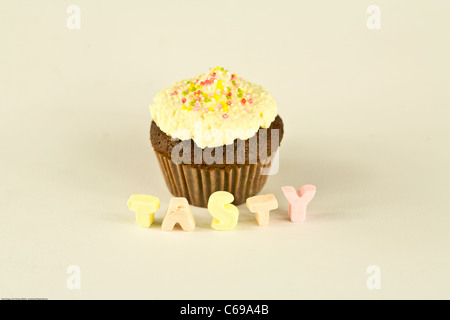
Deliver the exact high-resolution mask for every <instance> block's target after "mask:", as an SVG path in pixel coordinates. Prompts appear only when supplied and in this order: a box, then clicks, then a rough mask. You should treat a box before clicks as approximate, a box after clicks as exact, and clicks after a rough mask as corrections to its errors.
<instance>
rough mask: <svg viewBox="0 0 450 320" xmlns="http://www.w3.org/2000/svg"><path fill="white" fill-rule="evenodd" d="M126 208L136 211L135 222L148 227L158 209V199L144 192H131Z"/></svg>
mask: <svg viewBox="0 0 450 320" xmlns="http://www.w3.org/2000/svg"><path fill="white" fill-rule="evenodd" d="M128 208H129V209H130V210H132V211H134V212H136V222H137V223H138V225H140V226H141V227H143V228H150V226H151V225H152V223H153V221H154V220H155V211H156V210H158V209H159V199H158V198H157V197H154V196H149V195H146V194H133V195H131V197H130V199H128Z"/></svg>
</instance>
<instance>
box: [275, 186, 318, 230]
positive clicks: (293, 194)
mask: <svg viewBox="0 0 450 320" xmlns="http://www.w3.org/2000/svg"><path fill="white" fill-rule="evenodd" d="M281 190H283V193H284V196H285V197H286V199H287V201H288V202H289V218H290V219H291V221H292V222H299V221H305V217H306V207H307V205H308V203H309V202H310V201H311V200H312V198H314V195H315V194H316V186H313V185H311V184H307V185H304V186H302V187H301V188H300V189H298V190H295V188H294V187H292V186H284V187H281Z"/></svg>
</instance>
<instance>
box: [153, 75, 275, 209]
mask: <svg viewBox="0 0 450 320" xmlns="http://www.w3.org/2000/svg"><path fill="white" fill-rule="evenodd" d="M150 113H151V115H152V118H153V121H152V123H151V126H150V141H151V144H152V147H153V149H154V152H155V154H156V158H157V159H158V162H159V165H160V168H161V170H162V173H163V176H164V179H165V181H166V184H167V186H168V188H169V191H170V192H171V193H172V194H173V195H174V196H176V197H185V198H186V199H187V200H188V201H189V203H190V204H192V205H194V206H199V207H206V206H207V204H208V198H209V196H210V195H211V194H212V193H214V192H215V191H228V192H230V193H232V194H233V195H234V202H233V203H234V204H235V205H239V204H242V203H245V201H246V199H247V198H248V197H251V196H254V195H256V194H257V193H258V192H260V191H261V189H262V188H263V186H264V184H265V183H266V181H267V178H268V171H269V168H270V165H271V163H272V160H273V158H274V156H275V154H276V151H277V149H278V147H279V145H280V142H281V140H282V138H283V121H282V120H281V117H280V116H279V115H278V108H277V105H276V103H275V101H274V99H273V98H272V96H271V95H270V94H269V93H268V92H267V90H266V89H264V88H263V87H262V86H259V85H256V84H253V83H251V82H250V81H247V80H245V79H243V78H241V77H239V76H237V75H236V74H234V73H231V72H229V71H228V70H225V69H224V68H219V67H216V68H211V69H210V70H209V71H208V72H207V73H206V74H202V75H200V76H198V77H196V78H191V79H187V80H183V81H179V82H175V83H173V84H172V85H171V86H169V87H168V88H166V89H165V90H163V91H161V92H160V93H158V94H157V95H156V97H155V98H154V101H153V104H152V105H150Z"/></svg>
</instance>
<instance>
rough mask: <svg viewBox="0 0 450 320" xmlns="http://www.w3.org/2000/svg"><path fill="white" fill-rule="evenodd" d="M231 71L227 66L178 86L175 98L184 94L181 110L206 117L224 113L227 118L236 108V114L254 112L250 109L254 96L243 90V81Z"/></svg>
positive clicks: (223, 115)
mask: <svg viewBox="0 0 450 320" xmlns="http://www.w3.org/2000/svg"><path fill="white" fill-rule="evenodd" d="M227 72H228V70H226V69H225V68H223V67H215V68H214V69H210V71H209V72H208V73H206V74H204V75H199V76H198V77H197V78H196V79H192V80H189V81H185V82H184V83H183V85H181V86H178V87H174V89H175V90H174V91H172V93H171V95H177V94H178V93H181V94H182V96H181V97H180V106H181V109H182V110H187V111H198V112H201V113H202V114H201V116H202V117H203V116H204V115H206V114H207V113H208V112H215V111H219V110H221V111H222V112H221V113H223V114H222V117H223V118H224V119H226V118H228V117H229V114H228V112H229V111H230V108H231V107H232V106H233V112H238V113H239V112H252V111H253V110H249V108H247V106H249V105H250V104H252V103H253V97H252V94H251V93H250V92H246V88H247V86H245V87H242V85H241V81H242V78H240V77H238V76H237V75H236V74H235V73H233V74H227Z"/></svg>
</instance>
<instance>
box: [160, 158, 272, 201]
mask: <svg viewBox="0 0 450 320" xmlns="http://www.w3.org/2000/svg"><path fill="white" fill-rule="evenodd" d="M155 154H156V158H157V159H158V162H159V165H160V167H161V171H162V173H163V175H164V179H165V181H166V184H167V186H168V188H169V191H170V193H172V195H174V196H175V197H185V198H186V199H187V200H188V202H189V203H190V204H191V205H194V206H197V207H205V208H206V207H207V205H208V199H209V196H210V195H211V194H212V193H214V192H216V191H228V192H230V193H232V194H233V196H234V202H233V204H234V205H240V204H243V203H245V201H246V200H247V198H248V197H252V196H254V195H256V194H257V193H258V192H260V191H261V189H262V188H263V187H264V184H265V183H266V181H267V175H262V174H261V172H262V170H263V168H267V167H268V166H270V162H269V163H267V164H261V163H257V164H246V165H242V166H230V167H225V168H223V169H221V168H214V169H210V168H209V169H202V168H201V167H195V166H190V165H187V164H175V163H173V162H172V161H171V159H170V158H168V157H167V156H165V155H163V154H161V153H159V152H158V151H156V150H155Z"/></svg>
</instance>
